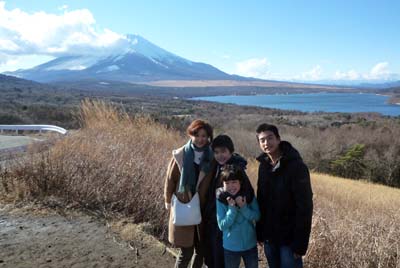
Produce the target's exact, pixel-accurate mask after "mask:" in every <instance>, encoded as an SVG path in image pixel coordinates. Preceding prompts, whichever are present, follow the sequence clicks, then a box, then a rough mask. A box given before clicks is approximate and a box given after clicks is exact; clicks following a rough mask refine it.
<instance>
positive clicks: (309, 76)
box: [294, 65, 322, 81]
mask: <svg viewBox="0 0 400 268" xmlns="http://www.w3.org/2000/svg"><path fill="white" fill-rule="evenodd" d="M321 75H322V68H321V66H319V65H316V66H314V67H313V68H312V69H311V70H310V71H307V72H303V73H301V74H300V75H296V76H295V77H294V79H296V80H310V81H312V80H320V79H321Z"/></svg>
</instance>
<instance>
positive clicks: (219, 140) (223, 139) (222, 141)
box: [211, 135, 235, 153]
mask: <svg viewBox="0 0 400 268" xmlns="http://www.w3.org/2000/svg"><path fill="white" fill-rule="evenodd" d="M221 147H225V148H227V149H228V150H229V152H231V153H233V152H234V151H235V147H234V146H233V142H232V139H231V138H230V137H229V136H228V135H218V136H217V137H215V139H214V140H213V142H212V144H211V148H212V150H213V151H215V148H221Z"/></svg>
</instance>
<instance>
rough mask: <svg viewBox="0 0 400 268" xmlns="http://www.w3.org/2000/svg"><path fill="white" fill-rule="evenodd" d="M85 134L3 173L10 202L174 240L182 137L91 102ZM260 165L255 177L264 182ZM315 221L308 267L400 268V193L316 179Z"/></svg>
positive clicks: (3, 191)
mask: <svg viewBox="0 0 400 268" xmlns="http://www.w3.org/2000/svg"><path fill="white" fill-rule="evenodd" d="M80 117H81V118H80V121H81V122H82V128H81V130H79V131H76V132H74V133H72V134H70V135H69V136H67V137H65V138H64V139H62V140H59V141H57V142H55V143H54V144H53V146H51V147H50V148H49V149H48V150H44V151H43V150H40V152H38V150H37V148H34V147H32V148H31V154H30V155H28V157H27V158H25V159H24V162H16V163H14V164H13V166H12V168H11V169H10V168H8V169H7V170H5V169H2V170H0V195H2V196H6V197H7V198H8V200H42V199H45V198H48V197H56V198H59V199H61V200H63V202H65V205H71V204H73V205H77V206H81V207H85V208H86V209H91V210H96V211H100V212H102V213H103V215H105V216H106V217H119V216H122V217H126V216H128V217H129V218H131V219H133V222H135V223H148V224H150V226H151V227H152V228H148V231H149V232H151V233H152V234H153V235H155V236H156V237H157V238H158V239H160V240H165V237H166V219H167V215H166V212H165V209H164V208H163V203H164V202H163V197H162V196H163V180H164V175H165V172H166V166H167V163H168V161H169V159H170V157H171V150H172V149H173V148H177V147H179V146H181V145H182V144H183V143H184V142H185V138H184V137H182V136H181V135H180V134H179V133H178V132H177V131H175V130H172V129H168V128H167V127H165V126H163V125H161V124H159V123H157V122H155V121H153V120H151V119H149V118H145V117H137V118H131V117H128V116H127V115H126V114H124V113H123V112H122V113H121V111H118V110H117V109H115V108H113V107H112V106H109V105H107V104H105V103H102V102H90V101H87V102H84V103H83V104H82V106H81V112H80ZM256 170H257V163H256V162H255V160H250V161H249V169H248V173H249V176H250V177H251V179H252V180H253V182H254V181H255V179H256ZM312 186H313V192H314V218H313V229H312V237H311V242H310V247H309V251H308V254H307V256H306V258H305V262H306V264H307V267H321V268H322V267H323V268H326V267H357V268H359V267H361V268H363V267H365V268H370V267H382V268H383V267H400V190H399V189H394V188H389V187H384V186H380V185H375V184H370V183H365V182H362V181H355V180H347V179H341V178H336V177H331V176H327V175H323V174H315V173H313V174H312Z"/></svg>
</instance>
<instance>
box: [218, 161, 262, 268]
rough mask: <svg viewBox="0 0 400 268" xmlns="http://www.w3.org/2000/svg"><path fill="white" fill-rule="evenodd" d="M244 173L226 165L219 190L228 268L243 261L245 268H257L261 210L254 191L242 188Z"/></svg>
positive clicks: (219, 224)
mask: <svg viewBox="0 0 400 268" xmlns="http://www.w3.org/2000/svg"><path fill="white" fill-rule="evenodd" d="M244 177H245V174H244V170H243V169H242V168H240V167H239V166H236V165H225V167H224V168H223V170H222V172H221V180H222V182H223V187H221V188H218V189H217V201H216V202H217V221H218V227H219V228H220V229H221V231H222V233H223V238H222V240H223V247H224V260H225V268H238V267H239V265H240V260H241V258H243V261H244V264H245V267H246V268H258V252H257V238H256V230H255V221H257V220H258V219H259V218H260V210H259V208H258V204H257V200H256V198H254V194H252V195H248V193H247V191H251V192H253V193H254V191H253V189H247V188H246V189H245V188H244V187H242V184H243V181H244Z"/></svg>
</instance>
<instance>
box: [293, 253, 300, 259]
mask: <svg viewBox="0 0 400 268" xmlns="http://www.w3.org/2000/svg"><path fill="white" fill-rule="evenodd" d="M293 255H294V258H295V259H298V258H301V255H299V254H297V253H293Z"/></svg>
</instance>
